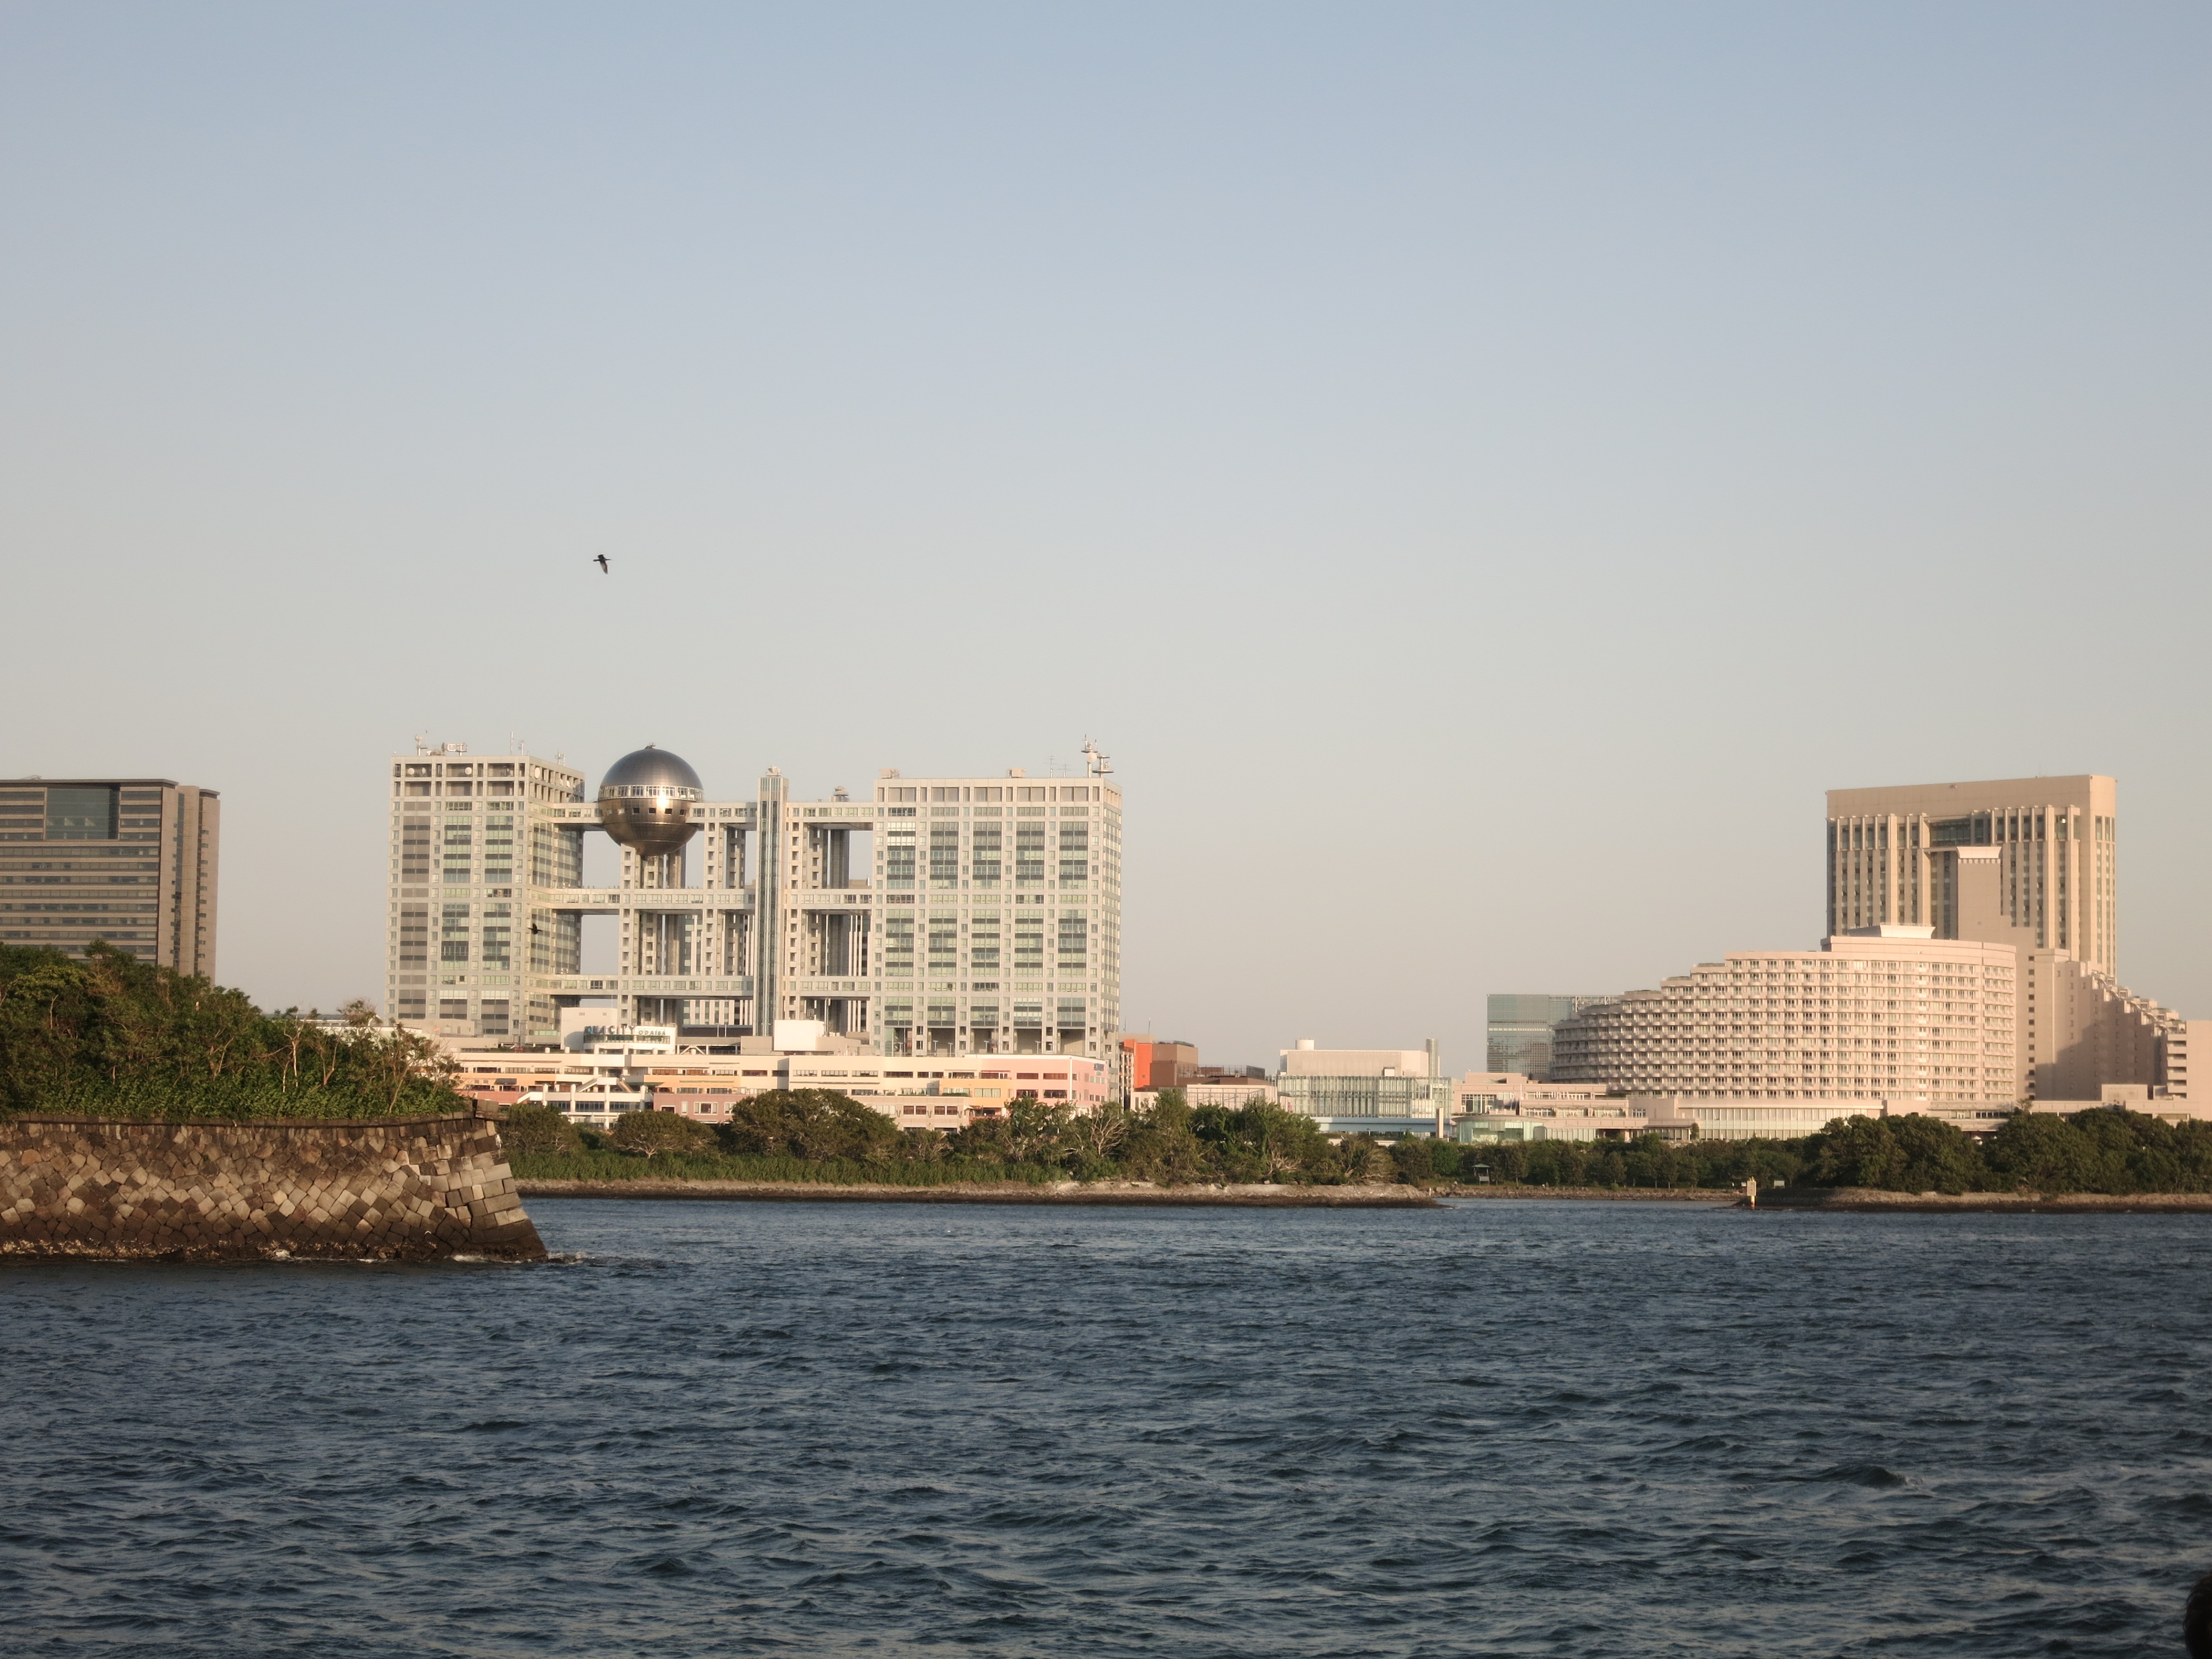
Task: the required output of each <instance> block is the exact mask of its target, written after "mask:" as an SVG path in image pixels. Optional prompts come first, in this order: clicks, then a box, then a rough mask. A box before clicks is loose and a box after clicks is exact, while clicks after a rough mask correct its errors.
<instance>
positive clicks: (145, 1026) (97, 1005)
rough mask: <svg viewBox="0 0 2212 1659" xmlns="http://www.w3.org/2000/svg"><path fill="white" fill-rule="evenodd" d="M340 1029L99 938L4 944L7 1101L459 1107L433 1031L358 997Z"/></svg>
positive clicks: (0, 978)
mask: <svg viewBox="0 0 2212 1659" xmlns="http://www.w3.org/2000/svg"><path fill="white" fill-rule="evenodd" d="M342 1012H343V1013H344V1014H345V1017H346V1018H347V1021H348V1024H346V1026H345V1027H344V1028H343V1029H341V1030H329V1029H326V1028H325V1027H324V1026H322V1025H320V1024H317V1023H315V1021H316V1017H315V1016H314V1015H313V1014H309V1015H307V1016H304V1017H303V1016H301V1014H300V1013H299V1012H298V1011H297V1010H296V1009H288V1010H286V1011H285V1012H283V1013H277V1014H265V1013H264V1012H261V1010H260V1009H258V1008H257V1007H255V1006H253V1004H252V1001H250V1000H248V999H247V998H246V995H245V994H243V993H241V992H238V991H231V990H225V989H223V988H222V987H219V986H216V985H212V984H210V982H209V981H206V980H205V979H202V978H199V977H197V976H195V975H185V974H179V973H177V972H176V971H174V970H173V969H167V968H158V967H155V966H154V965H153V964H152V963H144V962H140V961H139V960H137V958H136V957H127V956H125V955H124V954H123V953H122V952H121V951H118V950H116V949H114V948H113V947H112V945H106V944H105V943H96V944H94V945H93V947H92V949H91V950H90V951H89V952H88V954H87V956H86V957H85V958H84V960H82V961H76V960H72V959H71V958H70V957H66V956H64V955H63V954H61V953H60V952H59V951H50V950H46V949H27V948H24V947H21V946H16V945H9V946H4V947H0V1110H5V1111H8V1112H50V1113H60V1114H82V1115H85V1116H88V1117H138V1118H207V1117H217V1118H245V1117H310V1118H312V1117H388V1116H404V1115H416V1114H419V1113H430V1112H461V1111H466V1110H468V1109H469V1104H468V1103H467V1102H466V1101H465V1100H464V1099H463V1098H462V1097H460V1096H459V1094H458V1093H456V1092H455V1091H454V1090H453V1086H452V1082H451V1079H452V1076H453V1065H452V1062H451V1061H450V1060H447V1058H446V1057H445V1055H444V1054H443V1053H442V1051H441V1050H440V1049H439V1048H438V1047H437V1045H436V1044H435V1043H434V1042H429V1041H428V1039H427V1038H423V1037H419V1036H413V1035H411V1034H410V1033H408V1032H405V1031H402V1030H398V1029H397V1028H396V1027H395V1028H390V1029H387V1028H386V1027H383V1026H381V1025H380V1024H378V1023H377V1021H376V1018H375V1014H374V1011H372V1010H370V1009H369V1008H368V1007H367V1006H365V1005H362V1004H354V1005H350V1006H349V1007H348V1008H347V1009H345V1010H343V1011H342Z"/></svg>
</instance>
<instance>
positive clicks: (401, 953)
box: [385, 744, 588, 1039]
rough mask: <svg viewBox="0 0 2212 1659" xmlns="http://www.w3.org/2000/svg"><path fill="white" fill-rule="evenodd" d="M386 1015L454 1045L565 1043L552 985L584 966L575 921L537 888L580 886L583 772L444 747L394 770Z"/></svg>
mask: <svg viewBox="0 0 2212 1659" xmlns="http://www.w3.org/2000/svg"><path fill="white" fill-rule="evenodd" d="M391 788H392V799H391V806H392V824H391V834H392V854H391V869H390V878H391V891H392V897H391V903H390V914H389V915H387V916H386V941H387V943H386V969H385V1009H386V1012H387V1013H388V1014H390V1015H391V1017H392V1018H395V1019H398V1020H403V1021H405V1022H406V1023H408V1024H424V1025H429V1026H431V1027H433V1028H434V1029H435V1030H439V1031H441V1032H443V1033H446V1034H447V1035H450V1036H498V1037H510V1038H519V1037H525V1036H529V1037H538V1038H549V1039H550V1038H557V1037H558V1036H559V1034H560V1015H559V1012H558V1006H557V1002H556V998H555V997H554V995H553V994H551V993H550V991H548V990H546V989H544V988H543V984H544V982H546V981H553V980H556V979H560V978H565V977H573V976H574V975H575V974H577V973H578V971H579V970H580V969H581V967H582V954H581V952H582V930H581V922H580V918H579V916H578V915H575V914H574V913H571V912H566V911H559V910H552V909H544V910H541V909H539V908H535V907H533V905H532V902H531V895H532V891H533V890H536V889H538V888H544V889H549V890H555V891H560V892H567V891H570V890H574V889H575V888H576V887H578V886H579V885H580V884H581V883H582V881H583V878H584V854H583V835H582V828H583V826H582V824H581V823H580V822H579V821H578V819H579V815H580V814H581V813H583V812H584V811H587V810H588V809H586V808H585V807H584V806H583V805H582V804H581V803H582V802H583V799H584V775H583V774H582V773H581V772H579V771H577V770H575V769H574V768H572V767H570V766H568V765H566V764H564V763H562V762H559V761H549V760H545V759H543V758H541V757H538V756H534V755H522V754H515V755H471V754H470V753H469V752H468V750H467V748H466V746H465V745H464V744H441V745H440V746H439V747H438V748H435V749H429V750H419V751H418V752H416V753H415V754H412V755H396V756H394V757H392V778H391Z"/></svg>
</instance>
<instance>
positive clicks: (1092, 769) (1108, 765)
mask: <svg viewBox="0 0 2212 1659" xmlns="http://www.w3.org/2000/svg"><path fill="white" fill-rule="evenodd" d="M1083 769H1084V770H1085V772H1086V773H1088V774H1089V775H1091V776H1092V777H1094V778H1104V777H1111V776H1112V775H1113V774H1114V762H1113V759H1112V757H1109V756H1108V755H1105V754H1103V753H1102V752H1101V751H1100V750H1099V747H1098V745H1097V744H1095V743H1093V742H1091V739H1090V738H1084V740H1083Z"/></svg>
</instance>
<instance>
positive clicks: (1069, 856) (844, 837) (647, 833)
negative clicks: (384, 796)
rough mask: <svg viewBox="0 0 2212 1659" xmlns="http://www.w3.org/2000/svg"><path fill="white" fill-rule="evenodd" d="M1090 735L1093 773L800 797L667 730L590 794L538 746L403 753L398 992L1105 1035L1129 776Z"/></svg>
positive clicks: (396, 797) (463, 1003) (976, 1037)
mask: <svg viewBox="0 0 2212 1659" xmlns="http://www.w3.org/2000/svg"><path fill="white" fill-rule="evenodd" d="M1087 752H1088V753H1089V755H1090V763H1089V768H1088V770H1087V771H1086V774H1085V776H1084V777H1082V778H1081V779H1076V778H1066V779H1040V780H1037V781H1029V780H1028V779H1027V778H1026V777H1025V776H1024V775H1023V774H1022V773H1021V772H1020V771H1018V770H1016V771H1013V772H1010V773H1008V774H1006V775H1004V776H1001V777H995V778H983V777H968V778H929V779H919V778H917V779H906V778H902V777H901V776H900V775H899V774H898V773H897V772H896V770H886V771H885V772H884V774H883V775H882V776H881V777H880V778H879V780H878V782H877V784H876V785H875V787H874V790H873V795H874V799H864V800H855V799H852V797H851V796H850V794H849V793H848V792H847V791H845V790H843V789H842V788H841V789H838V790H836V791H834V792H833V793H832V794H831V797H830V799H828V800H823V801H811V802H807V801H797V800H793V799H790V797H789V793H788V788H787V781H786V780H785V778H784V776H783V775H782V774H781V773H780V772H778V771H777V770H776V769H774V768H770V769H769V771H768V773H767V775H764V776H763V778H762V779H761V780H760V782H759V785H758V787H757V790H756V791H755V793H754V794H753V795H752V797H751V798H750V799H726V798H725V799H712V798H710V797H709V795H708V791H707V789H706V788H705V787H704V785H703V784H702V782H701V781H700V779H699V776H698V775H697V774H696V772H694V771H693V770H692V769H691V768H690V766H689V765H688V764H687V763H684V761H683V760H681V759H680V758H678V757H676V756H674V755H672V754H670V753H668V752H667V751H665V750H659V749H653V748H647V749H643V750H638V751H637V752H636V753H635V754H632V755H629V756H625V757H623V759H621V760H620V761H618V762H617V763H615V765H614V766H613V767H611V769H609V770H608V772H607V774H606V776H605V779H603V780H602V781H601V783H600V786H599V791H598V794H597V797H596V799H593V800H591V801H589V802H586V799H585V793H584V777H583V775H582V774H580V773H579V772H576V771H574V770H572V769H568V767H566V766H565V765H563V764H560V763H549V762H546V761H544V760H540V759H538V758H535V757H530V756H526V755H508V756H498V757H471V756H468V755H466V754H465V753H464V752H463V751H461V750H459V749H458V748H456V747H454V746H452V745H448V746H447V747H446V748H444V749H441V750H435V751H432V752H428V753H423V754H418V755H400V756H395V757H393V758H392V763H391V766H392V779H391V782H392V904H391V910H392V914H391V917H390V919H389V920H390V955H391V967H390V972H389V976H388V978H389V991H390V994H391V999H392V1008H393V1010H394V1012H396V1013H397V1015H398V1018H402V1019H406V1020H422V1021H426V1022H433V1023H435V1025H436V1026H437V1028H438V1029H439V1030H441V1032H443V1033H446V1034H449V1035H453V1036H508V1035H512V1036H516V1037H518V1038H525V1039H527V1040H529V1041H532V1042H546V1041H552V1040H555V1039H556V1038H557V1036H558V1034H559V1029H560V1012H561V1010H562V1008H564V1007H573V1006H580V1005H581V1004H583V1003H585V1002H586V1001H598V1000H609V1001H611V1002H612V1004H613V1005H614V1006H613V1009H612V1011H611V1012H612V1015H613V1018H615V1019H616V1020H617V1022H619V1023H623V1024H651V1025H665V1026H670V1027H674V1028H676V1029H677V1030H679V1031H680V1032H681V1033H683V1034H684V1036H685V1038H686V1039H687V1040H693V1041H697V1042H707V1043H712V1042H718V1041H724V1042H734V1041H736V1040H738V1039H740V1038H743V1037H744V1036H752V1035H756V1034H759V1035H765V1034H767V1033H768V1032H769V1030H770V1028H771V1027H772V1026H773V1024H775V1022H776V1021H779V1020H818V1021H820V1022H821V1023H822V1024H823V1025H824V1026H826V1027H827V1028H828V1030H829V1031H830V1032H831V1033H834V1034H836V1035H838V1036H845V1037H851V1038H856V1039H859V1040H860V1041H861V1042H863V1043H864V1044H865V1045H866V1047H867V1048H870V1049H872V1050H873V1051H875V1052H878V1053H883V1054H911V1053H930V1054H969V1053H975V1054H1036V1053H1060V1054H1094V1055H1103V1054H1107V1053H1109V1050H1110V1048H1111V1046H1112V1045H1111V1041H1110V1039H1111V1035H1112V1033H1113V1032H1114V1031H1115V1029H1116V1028H1117V1026H1118V1024H1119V1017H1120V1006H1121V790H1120V788H1119V787H1118V785H1117V784H1115V782H1114V781H1112V779H1111V776H1110V767H1109V764H1108V763H1107V761H1106V757H1104V756H1103V755H1100V754H1098V753H1097V751H1096V750H1089V751H1087ZM600 829H605V831H606V832H607V833H608V835H609V836H611V839H613V840H614V841H615V842H617V844H618V845H619V846H620V848H622V866H621V873H620V875H619V878H617V881H616V882H615V883H614V884H610V885H607V886H604V887H586V885H585V884H584V881H583V837H584V836H586V835H587V834H590V833H592V832H593V831H596V830H600ZM695 842H696V849H695V847H694V843H695ZM695 850H696V853H697V854H698V858H697V863H696V869H695V867H694V866H693V863H692V861H691V854H693V852H694V851H695ZM518 852H520V853H521V854H523V860H522V861H520V862H518V860H517V856H516V855H517V854H518ZM518 871H520V872H521V873H520V874H518ZM695 875H696V884H695V881H694V877H695ZM590 916H606V917H611V918H613V919H614V921H615V925H616V929H617V941H618V942H617V953H616V954H617V961H616V965H615V967H614V968H613V969H611V970H607V971H604V972H600V973H597V974H587V973H586V972H585V971H584V969H583V963H582V942H583V941H582V929H583V924H584V921H585V919H586V917H590ZM434 944H435V949H434Z"/></svg>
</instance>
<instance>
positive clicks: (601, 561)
mask: <svg viewBox="0 0 2212 1659" xmlns="http://www.w3.org/2000/svg"><path fill="white" fill-rule="evenodd" d="M592 563H594V564H596V565H598V566H599V574H601V575H602V576H604V575H605V574H608V572H607V556H606V555H605V554H604V553H602V554H600V555H599V557H598V558H596V559H594V560H593V561H592Z"/></svg>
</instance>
